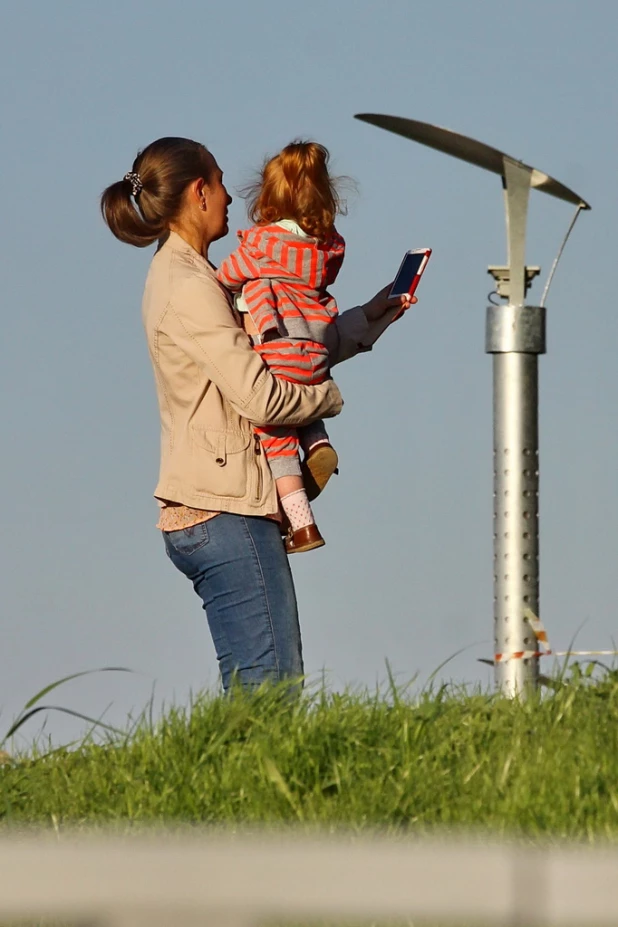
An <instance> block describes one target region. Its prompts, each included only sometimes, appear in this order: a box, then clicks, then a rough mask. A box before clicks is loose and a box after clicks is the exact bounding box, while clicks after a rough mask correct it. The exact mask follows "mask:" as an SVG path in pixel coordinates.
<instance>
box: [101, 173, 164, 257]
mask: <svg viewBox="0 0 618 927" xmlns="http://www.w3.org/2000/svg"><path fill="white" fill-rule="evenodd" d="M101 212H102V214H103V218H104V219H105V222H106V223H107V225H108V226H109V229H110V231H111V233H112V235H115V236H116V238H118V239H120V241H124V242H126V243H127V244H128V245H135V247H136V248H146V247H147V246H148V245H151V244H152V243H153V242H155V241H157V239H159V238H161V236H162V235H163V233H164V232H165V226H164V225H162V224H161V223H154V222H148V221H146V219H144V217H143V215H142V214H141V212H139V211H138V209H137V208H136V206H135V204H134V202H133V198H132V193H131V184H130V182H129V181H128V180H119V181H117V182H116V183H113V184H110V186H109V187H108V188H107V189H106V190H104V191H103V194H102V196H101Z"/></svg>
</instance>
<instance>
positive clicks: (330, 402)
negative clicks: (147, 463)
mask: <svg viewBox="0 0 618 927" xmlns="http://www.w3.org/2000/svg"><path fill="white" fill-rule="evenodd" d="M142 313H143V321H144V327H145V329H146V336H147V339H148V349H149V352H150V357H151V360H152V364H153V367H154V373H155V379H156V384H157V394H158V399H159V410H160V414H161V468H160V473H159V482H158V484H157V487H156V490H155V496H156V497H157V498H158V499H164V500H167V501H172V502H179V503H182V504H184V505H188V506H191V507H194V508H201V509H209V510H212V511H217V512H236V513H238V514H241V515H267V514H271V513H273V512H276V511H277V494H276V489H275V484H274V480H273V478H272V475H271V472H270V469H269V466H268V463H267V461H266V458H265V456H264V454H263V453H261V446H260V441H259V438H258V437H257V436H255V435H254V433H253V430H252V428H251V425H252V424H253V425H289V426H293V427H294V426H299V425H306V424H309V423H310V422H312V421H315V419H317V418H329V417H332V416H334V415H337V414H338V413H339V412H340V411H341V407H342V404H343V402H342V399H341V395H340V393H339V390H338V388H337V386H336V385H335V383H334V382H333V381H332V380H330V381H328V382H326V383H322V384H320V385H319V386H301V385H298V384H295V383H287V382H286V381H284V380H278V379H276V378H275V377H274V376H273V375H272V374H271V373H270V372H269V371H268V370H267V369H266V367H265V366H264V364H263V362H262V360H261V359H260V357H259V355H258V354H257V353H256V352H255V351H254V350H253V348H252V347H251V344H250V342H249V340H248V338H247V336H246V334H245V333H244V331H243V330H242V329H241V328H240V325H239V321H238V317H237V316H236V315H235V312H234V310H233V308H232V306H231V303H230V299H229V297H228V294H227V292H226V290H225V289H224V288H223V287H222V286H221V285H220V284H219V282H218V281H217V279H216V276H215V272H214V270H213V268H212V266H211V265H210V264H209V263H208V261H206V260H205V259H204V258H203V257H202V256H201V255H199V254H198V253H197V252H196V251H195V250H194V249H193V248H192V247H191V246H190V245H188V244H187V243H186V242H185V241H184V240H183V239H182V238H181V237H180V236H179V235H176V234H175V233H174V232H172V233H170V235H169V237H168V239H167V240H166V242H165V243H164V244H163V245H162V247H160V248H159V250H158V251H157V253H156V254H155V256H154V258H153V260H152V263H151V265H150V270H149V273H148V277H147V280H146V287H145V291H144V299H143V305H142ZM331 327H332V328H333V329H335V326H331ZM374 328H375V329H376V330H375V332H374V331H372V327H371V326H369V324H368V323H367V320H366V318H365V315H364V313H363V311H362V308H361V307H357V308H356V309H350V310H349V311H348V312H344V313H343V314H342V315H341V316H340V317H339V319H338V322H337V326H336V331H334V332H333V344H329V345H328V347H329V350H330V352H331V357H332V363H333V364H334V363H337V362H339V361H341V360H344V359H346V358H348V357H351V356H352V355H353V354H356V353H357V352H358V351H359V350H367V349H368V347H369V346H370V344H371V341H372V340H375V337H377V334H378V333H379V332H378V329H377V328H376V327H375V326H374ZM381 328H383V326H381ZM372 336H373V339H372Z"/></svg>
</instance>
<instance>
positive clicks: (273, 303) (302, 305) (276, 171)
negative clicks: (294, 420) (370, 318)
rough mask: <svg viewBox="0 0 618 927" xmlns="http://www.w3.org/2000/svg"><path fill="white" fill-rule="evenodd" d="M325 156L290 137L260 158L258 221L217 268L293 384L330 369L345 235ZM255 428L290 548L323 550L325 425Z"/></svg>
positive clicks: (314, 379) (257, 340)
mask: <svg viewBox="0 0 618 927" xmlns="http://www.w3.org/2000/svg"><path fill="white" fill-rule="evenodd" d="M328 160H329V154H328V151H327V150H326V148H324V147H323V146H322V145H318V144H317V143H315V142H302V141H296V142H292V143H291V144H290V145H287V146H286V147H285V148H284V149H283V150H282V151H281V152H280V153H279V154H278V155H276V156H275V157H274V158H271V159H270V160H269V161H267V162H266V164H265V166H264V168H263V169H262V171H261V173H260V175H259V178H258V181H257V182H256V183H255V184H254V185H253V186H252V187H250V188H249V190H248V194H249V217H250V219H251V220H252V222H254V223H255V225H254V226H253V227H252V228H250V229H249V230H248V231H241V232H239V233H238V237H239V239H240V246H239V247H238V248H237V250H236V251H234V252H233V253H232V254H231V255H230V256H229V257H228V258H227V259H226V260H225V261H223V263H222V264H221V266H220V267H219V271H218V277H219V280H220V281H221V283H223V284H224V285H225V286H226V287H227V288H228V289H229V290H231V291H232V292H233V293H235V294H237V295H236V306H237V308H238V309H239V310H240V311H241V312H243V311H244V312H247V313H248V314H249V316H250V319H251V323H252V324H251V325H250V326H249V325H247V326H246V328H247V330H249V331H251V332H253V333H254V347H255V350H256V351H258V352H259V353H260V355H261V356H262V358H263V360H264V363H265V364H266V365H267V366H268V367H269V368H270V370H271V371H272V373H273V374H274V375H275V376H277V377H281V378H283V379H286V380H289V381H292V382H295V383H306V384H316V383H321V382H323V381H324V380H325V379H327V378H328V377H329V376H330V371H329V361H328V350H327V348H326V346H325V342H326V340H327V334H326V333H327V331H328V328H329V326H330V325H333V324H334V323H335V320H336V318H337V304H336V302H335V300H334V299H333V297H332V296H331V295H330V293H329V292H328V289H327V288H328V287H329V286H330V285H331V284H332V283H333V282H334V281H335V279H336V277H337V274H338V273H339V269H340V267H341V264H342V262H343V257H344V252H345V242H344V240H343V238H342V237H341V236H340V235H339V234H338V232H337V230H336V229H335V216H336V215H337V214H338V213H340V212H341V205H340V200H339V196H338V194H337V190H336V185H335V182H334V180H333V178H332V177H331V176H330V174H329V171H328ZM255 430H256V433H257V434H259V436H260V439H261V442H262V447H263V448H264V453H265V454H266V456H267V458H268V462H269V464H270V468H271V470H272V473H273V476H274V478H275V481H276V484H277V492H278V495H279V500H280V503H281V507H282V509H283V512H284V514H285V516H286V519H287V521H288V523H289V531H288V535H287V538H286V548H287V551H288V553H300V552H302V551H307V550H313V549H314V548H316V547H322V546H323V544H324V539H323V537H322V535H321V534H320V531H319V529H318V527H317V525H316V523H315V519H314V517H313V512H312V510H311V504H310V499H314V498H315V497H316V496H317V495H318V494H319V493H320V492H321V491H322V489H323V488H324V486H325V485H326V483H327V482H328V480H329V479H330V477H331V476H332V474H333V473H334V472H336V468H337V454H336V452H335V450H334V448H333V447H332V445H331V444H330V441H329V439H328V434H327V433H326V429H325V428H324V423H323V422H321V421H318V422H315V423H314V424H312V425H309V426H306V427H304V428H299V429H290V428H283V427H265V428H256V429H255ZM299 447H302V449H303V452H304V461H303V464H302V467H301V463H300V459H299Z"/></svg>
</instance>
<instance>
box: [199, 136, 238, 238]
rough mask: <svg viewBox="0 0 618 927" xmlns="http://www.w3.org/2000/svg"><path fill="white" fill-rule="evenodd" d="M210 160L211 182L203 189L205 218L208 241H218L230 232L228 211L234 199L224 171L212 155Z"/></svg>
mask: <svg viewBox="0 0 618 927" xmlns="http://www.w3.org/2000/svg"><path fill="white" fill-rule="evenodd" d="M209 159H210V161H211V165H210V171H209V181H208V183H206V184H204V187H203V196H204V199H205V201H206V209H205V210H204V213H203V216H204V223H205V226H206V230H207V233H208V239H209V240H210V241H217V240H218V239H219V238H223V237H224V236H225V235H227V233H228V231H229V229H228V221H227V209H228V206H229V205H230V203H231V202H232V197H231V196H230V194H229V193H228V192H227V190H226V188H225V184H224V183H223V171H222V170H221V168H220V167H219V165H218V164H217V162H216V161H215V159H214V158H213V156H212V155H211V154H210V153H209Z"/></svg>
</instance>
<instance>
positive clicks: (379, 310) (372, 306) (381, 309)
mask: <svg viewBox="0 0 618 927" xmlns="http://www.w3.org/2000/svg"><path fill="white" fill-rule="evenodd" d="M392 285H393V284H392V283H389V284H388V286H385V287H384V289H383V290H380V292H379V293H376V295H375V296H374V297H373V299H370V300H369V302H368V303H365V305H364V306H363V312H364V313H365V317H366V319H367V321H368V322H378V321H379V320H380V319H381V318H382V316H384V315H386V313H387V312H388V311H389V309H394V308H395V307H396V306H400V307H401V313H400V314H399V315H397V316H396V318H397V319H399V318H401V316H402V315H403V313H404V312H405V311H406V309H409V308H410V306H412V305H413V304H414V303H416V302H418V300H417V298H416V296H408V294H407V293H406V294H405V295H404V296H394V297H393V298H389V295H388V294H389V292H390V289H391V287H392ZM393 321H394V320H393Z"/></svg>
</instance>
